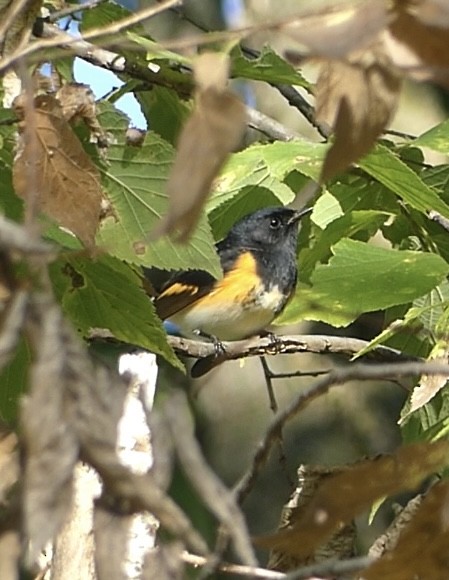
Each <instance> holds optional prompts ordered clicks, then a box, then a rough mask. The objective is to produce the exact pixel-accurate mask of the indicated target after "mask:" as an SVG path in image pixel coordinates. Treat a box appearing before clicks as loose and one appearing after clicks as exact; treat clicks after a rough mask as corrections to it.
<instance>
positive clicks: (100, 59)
mask: <svg viewBox="0 0 449 580" xmlns="http://www.w3.org/2000/svg"><path fill="white" fill-rule="evenodd" d="M43 36H44V38H47V39H55V38H57V39H59V44H58V45H59V46H63V47H64V48H65V49H66V50H70V51H71V52H72V53H73V54H76V56H78V57H80V58H82V59H83V60H85V61H86V62H89V63H91V64H93V65H95V66H99V67H101V68H104V69H106V70H109V71H111V72H114V73H117V74H123V73H125V74H127V75H128V76H130V77H131V78H134V79H138V80H141V81H143V82H144V83H147V84H148V85H149V86H151V85H157V86H163V87H166V88H169V89H173V90H175V91H176V92H177V93H178V94H179V95H180V96H182V97H186V98H188V97H190V95H191V94H192V91H193V82H192V80H191V79H190V78H185V79H183V81H182V83H181V82H177V84H174V83H175V81H173V79H168V78H166V77H164V76H163V75H162V74H161V73H156V72H154V71H153V70H151V69H150V68H148V67H147V66H143V65H140V64H137V63H134V62H132V61H129V60H127V59H126V58H125V57H123V56H121V55H119V54H118V53H115V52H112V51H110V50H106V49H104V48H100V47H97V46H95V45H94V44H91V43H89V42H86V41H85V40H82V39H75V38H74V37H73V36H71V35H70V34H68V33H65V32H61V31H60V30H59V29H58V28H56V27H55V26H53V25H50V24H44V26H43ZM1 69H2V64H1V61H0V70H1ZM246 116H247V119H248V125H249V126H250V127H253V128H254V129H257V130H258V131H260V132H261V133H263V134H264V135H266V136H267V137H269V138H270V139H272V140H273V141H292V140H293V139H297V138H299V134H298V133H295V132H294V131H292V130H290V129H288V128H287V127H285V126H284V125H282V124H281V123H279V122H278V121H275V120H274V119H272V118H271V117H268V116H267V115H264V114H263V113H261V112H259V111H257V110H256V109H253V108H251V107H247V108H246Z"/></svg>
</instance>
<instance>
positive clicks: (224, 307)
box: [154, 207, 311, 377]
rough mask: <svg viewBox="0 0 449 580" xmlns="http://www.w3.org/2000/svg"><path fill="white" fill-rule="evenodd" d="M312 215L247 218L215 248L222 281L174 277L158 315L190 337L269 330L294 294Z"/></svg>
mask: <svg viewBox="0 0 449 580" xmlns="http://www.w3.org/2000/svg"><path fill="white" fill-rule="evenodd" d="M310 211H311V208H306V209H303V210H300V211H296V210H293V209H289V208H285V207H270V208H265V209H261V210H258V211H256V212H254V213H251V214H249V215H247V216H245V217H244V218H242V219H241V220H240V221H238V222H237V223H236V224H235V225H234V226H233V227H232V228H231V230H230V231H229V233H228V234H227V236H226V237H225V238H224V239H223V240H222V241H221V242H219V243H218V244H217V245H216V248H217V252H218V255H219V257H220V261H221V266H222V269H223V278H221V279H219V280H217V279H216V278H214V277H213V276H212V275H211V274H209V273H208V272H205V271H203V270H189V271H186V272H180V273H177V274H175V275H174V276H173V277H172V278H171V279H170V280H169V281H168V282H167V283H166V284H165V286H164V287H163V288H162V290H161V292H160V294H159V295H158V296H157V297H156V299H155V301H154V304H155V307H156V311H157V313H158V315H159V316H160V317H161V318H162V319H163V320H170V321H171V322H173V323H174V324H175V325H176V326H177V327H178V328H179V329H180V332H181V334H183V335H184V336H187V337H192V336H197V337H198V335H199V336H205V337H209V338H212V339H214V340H215V341H222V340H223V341H227V340H241V339H243V338H248V337H250V336H254V335H257V334H259V333H260V332H262V331H264V330H265V329H266V327H267V326H268V325H269V324H271V322H272V321H273V320H274V318H275V317H276V316H277V315H278V314H280V313H281V312H282V310H283V309H284V308H285V306H286V304H287V302H288V300H289V299H290V298H291V296H292V295H293V292H294V290H295V286H296V279H297V267H296V244H297V237H298V221H299V220H300V219H301V217H302V216H303V215H305V214H307V213H309V212H310ZM213 358H214V357H207V358H206V359H201V360H199V361H197V363H196V364H195V365H194V367H193V368H192V376H195V377H198V376H201V375H203V374H205V373H206V372H208V370H210V369H211V368H213V366H214V364H213ZM207 359H209V360H207Z"/></svg>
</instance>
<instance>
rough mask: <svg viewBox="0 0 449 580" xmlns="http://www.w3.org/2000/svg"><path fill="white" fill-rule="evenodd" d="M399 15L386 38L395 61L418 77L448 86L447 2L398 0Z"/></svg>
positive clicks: (448, 36)
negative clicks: (408, 0)
mask: <svg viewBox="0 0 449 580" xmlns="http://www.w3.org/2000/svg"><path fill="white" fill-rule="evenodd" d="M396 11H397V12H396V18H395V19H394V20H393V22H392V23H391V24H390V26H389V30H388V32H387V34H385V35H384V42H385V45H386V47H387V50H388V52H389V55H390V58H391V60H392V62H393V63H394V64H395V65H396V66H397V67H398V68H399V69H401V70H402V71H403V72H404V73H405V74H406V75H407V76H408V77H410V78H412V79H414V80H417V81H429V80H430V81H435V82H438V83H440V84H442V85H444V86H446V87H448V86H449V41H448V39H449V31H448V27H449V6H448V5H447V2H442V1H441V0H440V1H437V0H422V1H421V2H413V3H410V2H404V0H396Z"/></svg>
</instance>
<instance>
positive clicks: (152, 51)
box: [126, 32, 192, 66]
mask: <svg viewBox="0 0 449 580" xmlns="http://www.w3.org/2000/svg"><path fill="white" fill-rule="evenodd" d="M126 36H127V37H128V38H129V40H132V41H133V42H135V43H136V44H138V45H139V46H142V47H143V48H144V49H145V50H146V51H147V54H146V60H148V61H153V60H170V61H172V62H175V63H177V64H184V65H187V66H191V64H192V60H191V59H190V58H187V57H186V56H184V55H182V54H181V53H179V52H173V51H171V50H167V49H166V48H164V47H163V46H161V45H160V44H159V43H158V42H155V41H154V40H152V39H151V38H146V37H145V36H139V35H138V34H135V33H134V32H127V33H126Z"/></svg>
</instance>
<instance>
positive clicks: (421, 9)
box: [409, 0, 449, 28]
mask: <svg viewBox="0 0 449 580" xmlns="http://www.w3.org/2000/svg"><path fill="white" fill-rule="evenodd" d="M409 10H411V11H412V13H414V14H415V15H416V17H417V19H418V20H420V21H421V22H422V23H423V24H428V25H429V26H438V27H441V28H447V27H449V4H448V2H447V0H421V1H420V2H417V3H416V5H414V6H413V5H412V6H410V8H409Z"/></svg>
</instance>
